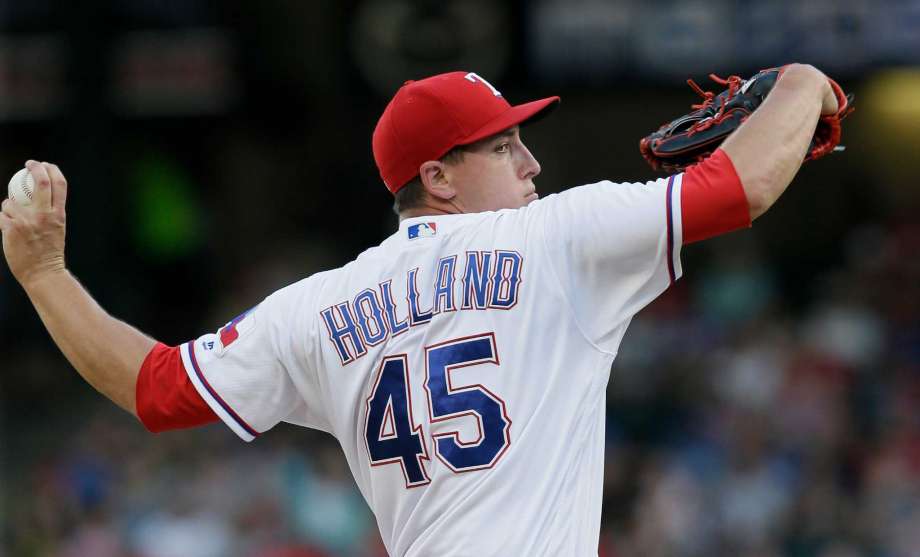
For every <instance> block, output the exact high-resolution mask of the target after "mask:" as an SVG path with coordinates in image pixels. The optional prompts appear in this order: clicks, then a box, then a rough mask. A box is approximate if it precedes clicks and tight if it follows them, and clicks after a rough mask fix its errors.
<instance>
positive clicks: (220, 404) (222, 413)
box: [184, 341, 259, 441]
mask: <svg viewBox="0 0 920 557" xmlns="http://www.w3.org/2000/svg"><path fill="white" fill-rule="evenodd" d="M184 347H185V352H186V355H187V356H188V362H189V364H190V366H187V368H188V367H190V369H189V370H188V371H189V372H190V373H189V376H190V377H191V379H192V383H194V384H195V387H196V388H197V389H198V392H199V394H201V396H202V398H204V399H205V401H206V402H207V403H208V405H209V406H210V407H211V409H212V410H214V412H215V413H216V414H217V415H218V416H219V417H220V418H221V419H222V420H223V421H224V423H226V424H227V425H228V426H229V427H230V429H232V430H233V431H234V432H235V433H236V434H237V435H239V436H240V437H242V438H243V440H245V441H252V440H253V439H255V438H256V437H258V436H259V432H258V431H256V429H255V428H253V427H252V426H250V425H249V424H248V423H246V420H244V419H243V418H241V417H240V415H239V414H237V413H236V411H235V410H234V409H233V407H231V406H230V404H228V403H227V401H225V400H224V399H223V398H222V397H221V396H220V394H218V392H217V391H216V390H215V389H214V387H213V386H211V383H210V382H208V379H207V378H206V377H205V375H204V373H202V371H201V366H200V365H199V363H198V358H197V356H196V355H195V341H189V342H187V343H186V344H185V345H184Z"/></svg>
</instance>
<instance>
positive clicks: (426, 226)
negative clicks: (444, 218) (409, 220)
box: [409, 222, 438, 240]
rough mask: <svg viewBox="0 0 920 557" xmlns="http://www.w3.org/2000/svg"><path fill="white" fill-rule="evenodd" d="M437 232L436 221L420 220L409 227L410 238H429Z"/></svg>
mask: <svg viewBox="0 0 920 557" xmlns="http://www.w3.org/2000/svg"><path fill="white" fill-rule="evenodd" d="M437 233H438V223H436V222H420V223H418V224H413V225H412V226H410V227H409V239H410V240H415V239H416V238H431V237H432V236H434V235H435V234H437Z"/></svg>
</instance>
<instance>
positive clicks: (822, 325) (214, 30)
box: [0, 0, 920, 557]
mask: <svg viewBox="0 0 920 557" xmlns="http://www.w3.org/2000/svg"><path fill="white" fill-rule="evenodd" d="M791 61H800V62H808V63H812V64H814V65H816V66H817V67H819V68H821V69H823V70H825V71H826V72H827V73H828V74H830V75H832V76H833V77H835V78H836V79H837V80H838V81H839V82H840V83H841V85H842V86H843V87H844V89H845V90H847V91H853V92H855V93H856V95H857V102H856V106H857V107H858V108H857V111H856V113H855V114H853V115H852V116H851V117H850V119H849V120H847V121H846V125H845V126H844V143H845V144H846V145H847V150H846V151H845V152H844V153H842V154H836V155H833V156H831V157H828V158H826V159H823V160H820V161H816V162H813V163H809V164H807V165H806V166H805V167H804V168H803V169H802V172H801V173H800V175H799V177H798V178H797V179H796V180H795V182H794V183H793V184H792V186H791V188H790V189H789V191H788V192H787V193H786V195H785V196H784V197H783V198H782V199H781V200H780V201H779V203H778V204H777V205H776V206H775V207H774V209H772V210H771V211H770V212H769V213H768V214H766V215H765V216H764V217H762V218H761V219H760V220H758V221H757V223H756V224H755V226H754V227H753V228H752V229H750V230H745V231H740V232H736V233H734V234H731V235H729V236H727V237H724V238H719V239H716V240H713V241H709V242H705V243H702V244H698V245H692V246H689V247H685V248H684V250H683V267H684V273H685V274H684V278H683V279H682V280H681V281H680V282H679V283H678V284H677V285H676V286H675V287H674V288H672V289H671V290H670V291H669V292H667V293H666V294H665V295H664V296H662V297H661V298H660V299H659V300H657V301H656V302H654V303H653V304H652V305H651V306H650V307H649V308H647V309H646V310H645V311H644V312H643V313H641V314H640V315H639V316H638V317H637V318H636V319H635V320H634V322H633V325H632V327H631V329H630V331H629V332H628V333H627V336H626V339H625V341H624V343H623V345H622V348H621V353H620V355H619V357H618V359H617V361H616V362H615V364H614V366H613V370H612V375H611V381H610V384H609V390H608V411H607V416H608V420H607V438H608V439H607V448H606V450H607V459H606V474H605V483H604V511H603V522H602V536H601V544H600V548H599V551H600V554H601V556H603V557H631V556H651V557H659V556H660V557H664V556H676V557H696V556H715V555H737V556H748V557H780V556H783V557H916V556H918V555H920V259H918V254H920V219H918V217H917V214H918V211H920V185H918V179H917V176H918V175H920V1H918V0H887V1H882V2H870V1H868V0H833V1H832V0H815V1H809V2H804V3H797V2H793V1H791V0H790V1H788V2H787V1H780V0H761V1H757V2H754V1H746V0H738V1H728V0H721V1H720V0H708V1H706V2H702V1H694V0H689V1H666V0H532V1H526V0H519V1H515V2H494V1H488V0H436V1H435V0H364V1H359V0H346V1H339V0H311V1H302V2H298V1H293V0H292V1H281V0H268V1H264V2H259V3H254V2H239V1H227V2H217V1H215V2H209V1H205V0H184V1H156V0H124V1H116V0H108V1H104V0H95V1H91V2H63V1H60V2H57V1H52V0H29V1H18V0H0V169H2V172H0V174H2V173H3V172H5V173H6V175H7V176H11V175H12V174H13V173H14V172H15V171H16V170H17V169H18V168H20V167H21V166H22V164H23V162H24V161H25V160H26V159H27V158H36V159H40V160H48V161H54V162H57V163H58V164H59V165H60V166H61V167H62V169H63V171H64V172H65V174H66V175H67V176H68V178H69V181H70V196H69V199H68V205H69V206H68V252H67V253H68V263H69V266H70V268H71V269H72V270H73V272H74V273H75V274H76V275H77V276H78V277H79V278H80V279H81V280H82V282H83V283H84V284H85V285H86V286H87V288H88V289H89V290H90V291H91V292H92V293H93V295H94V296H95V297H96V298H97V299H98V300H99V301H100V303H101V304H102V305H103V307H105V308H107V309H108V310H109V311H110V312H111V313H113V314H114V315H116V316H118V317H121V318H123V319H125V320H127V321H128V322H130V323H132V324H135V325H137V326H138V327H139V328H141V329H142V330H144V331H145V332H147V333H149V334H151V335H153V336H155V337H156V338H158V339H160V340H162V341H164V342H167V343H171V344H176V343H179V342H182V341H185V340H188V339H190V338H194V337H197V336H199V335H200V334H202V333H204V332H208V331H213V330H216V329H217V328H218V327H220V326H221V325H222V324H223V323H225V322H226V321H228V320H229V319H230V318H232V317H233V316H235V315H237V314H238V313H240V312H241V311H242V310H245V309H246V308H249V307H251V306H253V305H254V304H256V303H258V302H259V301H260V300H261V299H262V298H263V297H264V296H266V295H267V294H269V293H270V292H272V291H273V290H275V289H277V288H280V287H282V286H284V285H286V284H288V283H290V282H293V281H295V280H297V279H299V278H301V277H304V276H307V275H309V274H311V273H313V272H316V271H319V270H322V269H327V268H330V267H333V266H338V265H341V264H344V263H345V262H347V261H349V260H350V259H352V258H353V257H355V256H356V255H357V254H358V253H359V252H360V251H362V250H363V249H365V248H366V247H369V246H371V245H374V244H377V243H379V242H380V241H381V240H382V239H384V238H385V237H386V236H388V235H389V234H391V233H392V232H393V231H394V230H395V227H396V217H395V215H393V214H392V212H391V211H390V204H391V198H390V195H389V193H388V192H387V191H386V190H385V188H384V187H383V184H382V183H381V182H380V179H379V177H378V176H377V174H376V170H375V167H374V163H373V158H372V155H371V148H370V135H371V132H372V130H373V127H374V124H375V122H376V119H377V117H378V116H379V114H380V112H381V111H382V109H383V107H384V106H385V104H386V102H387V100H388V99H389V97H390V95H392V93H393V92H394V91H395V90H396V88H397V87H398V86H399V85H400V84H401V83H402V82H403V81H404V80H406V79H410V78H419V77H424V76H426V75H430V74H432V73H438V72H442V71H449V70H456V69H466V70H470V71H476V72H478V73H480V74H481V75H483V76H484V77H486V78H487V79H489V80H490V81H491V82H492V83H494V84H495V85H496V86H497V87H498V88H499V89H500V90H502V91H503V93H504V95H505V96H506V97H507V98H508V99H509V100H510V101H512V102H514V103H516V102H522V101H525V100H529V99H531V98H537V97H539V96H543V95H546V94H560V95H561V96H562V99H563V102H562V105H561V107H560V109H559V110H558V111H557V112H556V113H555V114H554V115H553V116H552V117H551V118H549V119H547V120H545V121H543V122H541V123H539V124H538V125H535V126H533V127H532V128H525V129H524V132H523V135H524V138H525V141H526V142H527V143H528V145H529V146H530V148H531V150H532V151H533V153H534V154H535V156H536V157H537V158H538V160H539V161H540V162H541V163H542V166H543V173H542V175H541V176H540V177H539V178H538V179H537V181H536V182H537V185H538V189H539V190H540V191H541V193H542V194H544V195H546V194H548V193H551V192H555V191H560V190H563V189H566V188H568V187H572V186H576V185H578V184H582V183H588V182H593V181H597V180H600V179H612V180H614V181H645V180H649V179H652V178H654V177H655V175H654V174H653V173H651V172H650V171H649V170H648V169H647V168H646V167H645V164H644V162H643V161H642V159H641V157H640V156H639V153H638V149H637V144H638V139H639V138H640V137H641V136H643V135H645V134H647V133H648V132H649V131H651V130H652V129H654V128H656V127H657V126H658V125H659V124H661V123H662V122H665V121H667V120H669V119H671V118H673V117H674V116H676V115H678V114H681V113H683V112H685V111H686V110H687V109H688V108H689V105H690V104H691V103H694V102H698V99H697V97H696V95H695V94H694V93H693V91H691V90H690V89H689V88H688V87H686V86H685V85H684V80H685V79H686V78H687V77H692V78H694V79H695V80H696V81H698V82H700V83H703V82H704V81H707V80H706V75H707V74H708V73H709V72H715V73H717V74H719V75H722V76H725V75H728V74H733V73H734V74H739V75H742V76H744V75H748V74H752V73H753V72H755V71H757V70H758V69H761V68H764V67H771V66H775V65H779V64H783V63H786V62H791ZM704 88H708V86H707V85H704ZM0 369H2V373H0V482H2V483H0V556H61V557H76V556H96V557H114V556H130V557H224V556H227V557H307V556H310V557H331V556H356V557H372V556H380V555H385V551H384V549H383V547H382V545H381V543H380V541H379V536H378V534H377V531H376V524H375V521H374V517H373V515H372V514H371V513H370V512H369V510H368V508H367V506H366V504H365V503H364V501H363V499H362V498H361V496H360V494H359V493H358V492H357V490H356V488H355V486H354V482H353V481H352V479H351V477H350V474H349V472H348V469H347V467H346V466H345V463H344V459H343V458H342V456H341V454H340V450H339V448H338V445H337V442H336V441H335V439H333V438H332V437H330V436H328V435H326V434H322V433H318V432H313V431H309V430H306V429H301V428H295V427H293V426H280V427H278V428H276V429H275V430H273V431H272V432H270V433H268V434H266V435H264V436H263V437H261V438H260V439H259V440H258V441H256V442H254V443H252V444H245V443H243V442H241V441H239V440H238V439H237V438H236V436H235V435H234V434H233V433H231V432H230V431H229V430H228V429H226V428H225V427H224V426H222V425H214V426H209V427H206V428H202V429H199V430H191V431H181V432H171V433H166V434H161V435H153V434H150V433H147V432H146V431H145V430H144V429H143V427H141V426H140V425H139V423H137V422H136V421H135V420H134V419H133V418H132V417H130V416H129V415H127V414H126V413H124V412H122V411H120V410H118V409H117V408H115V407H114V405H112V404H111V403H109V402H108V401H107V400H105V399H103V398H102V397H101V396H100V395H97V394H96V393H95V392H93V391H92V389H91V388H90V387H88V386H87V385H85V384H84V383H83V382H82V380H81V379H79V377H78V376H77V375H76V373H75V372H74V371H73V370H72V369H71V368H70V367H69V365H68V364H67V362H66V361H65V360H64V359H63V357H62V356H61V355H60V353H59V352H58V351H57V349H56V348H55V347H54V345H53V344H52V342H51V340H50V339H49V338H48V336H47V334H46V333H45V332H44V329H43V328H42V326H41V323H40V321H39V320H38V318H37V317H36V315H35V314H34V312H33V310H32V308H31V306H30V304H29V302H28V300H27V298H26V297H25V295H24V293H23V291H22V290H21V289H20V288H19V286H18V285H17V284H16V282H15V280H14V279H13V277H12V276H11V275H10V274H9V271H8V269H7V268H6V266H5V265H0ZM535 465H536V466H538V465H539V463H535Z"/></svg>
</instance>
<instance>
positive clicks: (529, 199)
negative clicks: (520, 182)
mask: <svg viewBox="0 0 920 557" xmlns="http://www.w3.org/2000/svg"><path fill="white" fill-rule="evenodd" d="M538 199H540V194H539V193H537V192H533V193H530V194H527V196H526V197H524V205H530V204H531V203H533V202H534V201H536V200H538Z"/></svg>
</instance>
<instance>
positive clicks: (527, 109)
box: [457, 97, 560, 145]
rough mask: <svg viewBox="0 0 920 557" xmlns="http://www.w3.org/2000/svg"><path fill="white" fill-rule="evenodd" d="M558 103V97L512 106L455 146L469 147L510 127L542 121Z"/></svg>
mask: <svg viewBox="0 0 920 557" xmlns="http://www.w3.org/2000/svg"><path fill="white" fill-rule="evenodd" d="M559 102H560V99H559V97H547V98H545V99H540V100H537V101H531V102H528V103H524V104H519V105H517V106H512V107H511V108H509V109H508V110H506V111H505V112H503V113H502V114H501V115H500V116H498V117H497V118H495V119H494V120H491V121H490V122H488V123H487V124H486V125H484V126H482V127H481V128H479V129H478V130H476V131H475V132H473V133H472V134H470V135H469V136H468V137H465V138H463V139H462V140H460V141H459V142H458V143H457V145H469V144H470V143H475V142H477V141H479V140H480V139H485V138H487V137H489V136H490V135H495V134H497V133H499V132H502V131H505V130H507V129H508V128H510V127H513V126H518V125H524V124H532V123H534V122H536V121H538V120H542V119H543V118H545V117H546V116H547V115H549V113H550V112H552V111H553V110H555V109H556V107H557V106H559Z"/></svg>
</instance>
